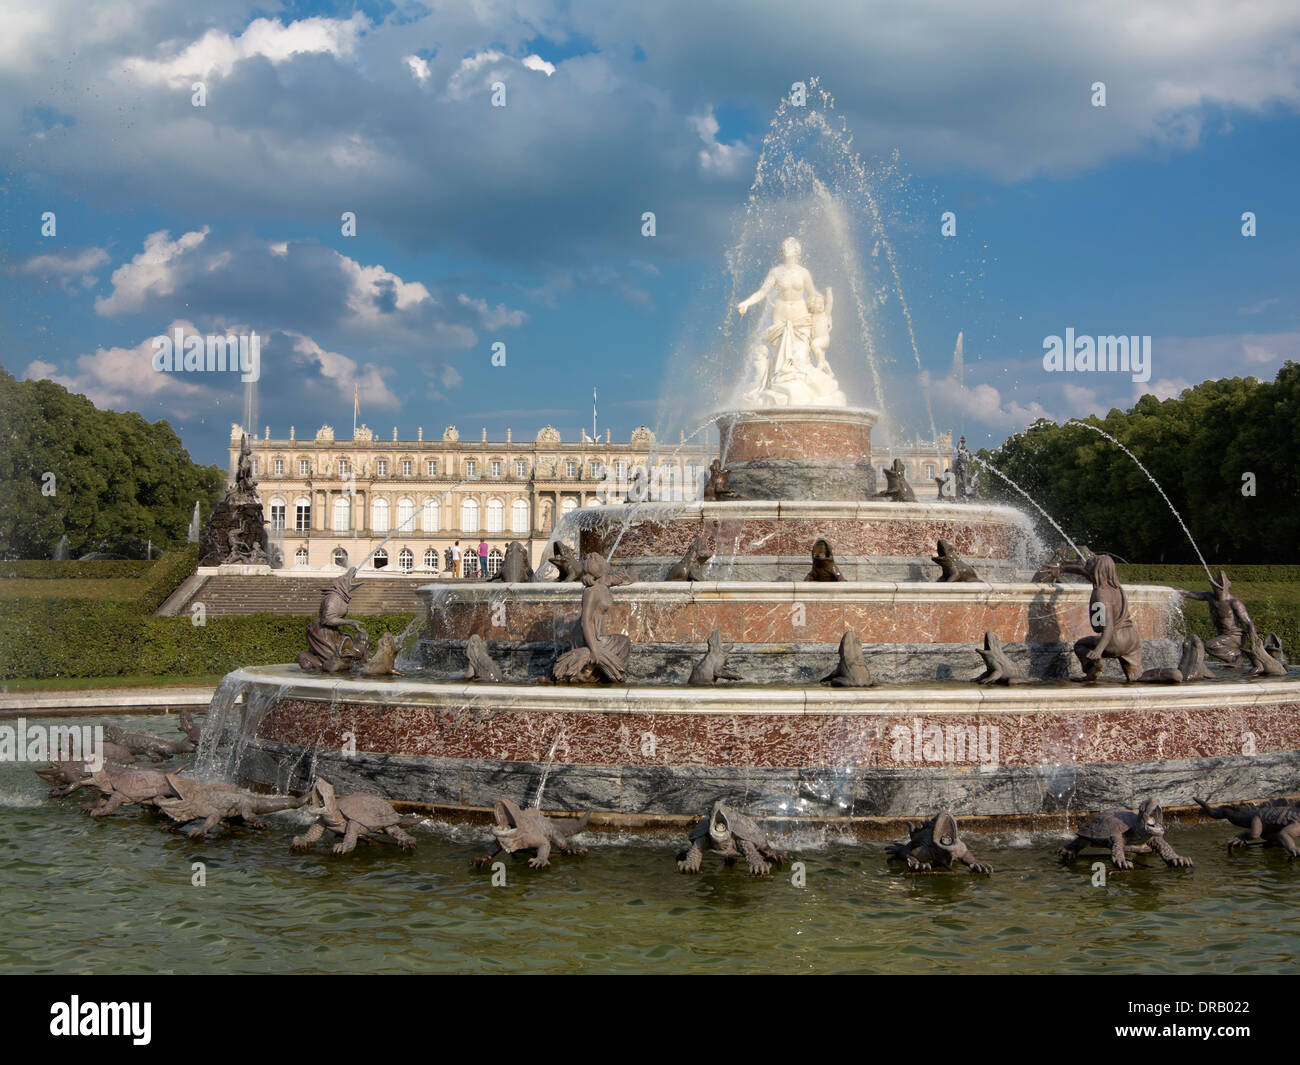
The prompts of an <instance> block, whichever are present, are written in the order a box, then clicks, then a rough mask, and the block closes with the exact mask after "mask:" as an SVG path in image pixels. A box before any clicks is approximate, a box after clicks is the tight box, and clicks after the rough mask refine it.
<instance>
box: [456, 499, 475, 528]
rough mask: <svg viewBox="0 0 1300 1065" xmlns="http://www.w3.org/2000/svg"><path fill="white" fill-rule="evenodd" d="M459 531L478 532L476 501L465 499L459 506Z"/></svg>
mask: <svg viewBox="0 0 1300 1065" xmlns="http://www.w3.org/2000/svg"><path fill="white" fill-rule="evenodd" d="M460 531H461V532H478V500H477V499H466V500H464V501H463V502H462V503H461V505H460Z"/></svg>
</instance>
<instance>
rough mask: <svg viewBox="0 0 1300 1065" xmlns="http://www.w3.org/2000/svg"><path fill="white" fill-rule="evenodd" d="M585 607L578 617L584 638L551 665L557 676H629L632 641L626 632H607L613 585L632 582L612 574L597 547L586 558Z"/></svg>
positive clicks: (584, 679)
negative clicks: (607, 633)
mask: <svg viewBox="0 0 1300 1065" xmlns="http://www.w3.org/2000/svg"><path fill="white" fill-rule="evenodd" d="M582 583H583V584H584V585H585V586H586V588H585V589H584V591H583V593H582V608H581V611H580V614H579V619H578V628H579V634H580V636H581V642H575V644H574V645H573V647H572V648H571V649H570V650H569V651H567V652H565V653H564V654H562V655H561V656H560V657H559V658H558V659H557V660H556V662H555V665H554V666H553V667H552V668H551V675H552V676H553V677H554V678H555V679H556V680H561V681H579V682H589V681H593V680H607V681H614V682H615V683H622V682H623V681H624V680H626V679H627V663H628V659H629V658H631V656H632V641H631V639H630V638H629V637H628V636H627V635H626V634H625V633H621V632H619V633H612V634H610V635H606V634H605V615H606V614H608V613H609V610H610V608H611V607H612V606H613V605H614V597H613V595H611V594H610V588H612V587H614V586H615V585H619V584H627V583H629V578H627V577H624V576H621V575H620V576H617V577H615V576H611V575H610V572H609V562H608V561H607V560H606V558H605V556H604V555H601V554H598V553H597V552H595V551H593V552H592V553H591V554H589V555H587V557H586V558H584V559H583V560H582Z"/></svg>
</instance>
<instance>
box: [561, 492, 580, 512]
mask: <svg viewBox="0 0 1300 1065" xmlns="http://www.w3.org/2000/svg"><path fill="white" fill-rule="evenodd" d="M577 509H578V501H577V500H576V499H574V498H573V496H569V498H568V499H566V500H565V501H564V502H563V503H561V504H560V513H561V514H572V513H573V512H574V511H575V510H577Z"/></svg>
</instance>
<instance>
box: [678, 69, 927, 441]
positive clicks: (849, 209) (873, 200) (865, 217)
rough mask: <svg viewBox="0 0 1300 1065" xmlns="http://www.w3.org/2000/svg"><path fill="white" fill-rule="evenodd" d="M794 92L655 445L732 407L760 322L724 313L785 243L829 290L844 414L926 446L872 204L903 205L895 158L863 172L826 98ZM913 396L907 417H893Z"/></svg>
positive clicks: (897, 281) (886, 235)
mask: <svg viewBox="0 0 1300 1065" xmlns="http://www.w3.org/2000/svg"><path fill="white" fill-rule="evenodd" d="M806 84H807V94H806V103H805V104H804V105H803V106H797V105H796V104H795V103H794V102H793V101H792V100H791V99H790V98H786V99H784V100H782V102H781V104H780V105H779V106H778V107H777V109H776V112H775V114H774V115H773V117H772V121H771V123H770V125H769V127H768V130H767V132H766V134H765V136H764V138H763V143H762V147H761V150H760V152H759V156H758V160H757V163H756V165H755V171H754V179H753V183H752V184H751V186H750V191H749V197H748V199H747V201H746V204H745V208H744V212H743V214H742V215H741V216H740V218H739V219H738V223H737V235H736V239H735V242H734V244H733V246H732V247H731V248H730V250H729V251H728V252H727V254H726V278H725V279H724V285H723V288H724V289H725V290H726V292H725V301H726V303H725V308H715V313H716V310H719V309H720V310H722V311H723V317H722V320H721V323H720V324H719V325H718V326H717V327H716V328H715V329H714V330H713V331H712V332H711V333H709V334H708V335H707V337H706V338H703V339H699V338H695V339H691V338H687V339H686V340H684V341H683V343H682V345H681V346H680V348H679V350H678V352H677V353H676V355H675V359H674V361H675V366H674V367H673V369H672V370H671V372H670V380H669V382H668V388H667V389H666V391H665V395H664V399H663V402H662V405H661V409H660V412H659V419H658V425H657V426H656V427H657V428H658V429H659V430H660V434H661V436H667V435H668V432H669V431H670V430H675V429H676V428H678V427H679V426H684V424H685V418H687V417H690V416H692V415H697V414H698V415H703V414H704V413H707V412H708V411H710V410H717V409H719V408H723V409H726V408H734V407H737V406H742V405H743V404H742V403H741V401H740V395H739V393H740V391H741V389H740V387H738V386H740V385H741V382H742V381H743V379H744V377H745V365H746V358H747V353H748V352H750V351H751V350H752V349H753V347H754V346H755V344H756V343H757V342H758V339H759V336H758V334H759V332H760V330H761V329H762V320H761V316H760V315H757V314H755V315H749V316H746V317H744V318H742V317H740V316H739V315H738V314H737V312H736V303H737V302H738V301H739V300H740V299H741V298H742V297H743V296H745V295H747V294H748V293H750V292H752V291H753V290H754V289H755V288H756V287H757V285H758V284H759V283H760V282H761V281H762V279H763V277H764V275H765V274H766V273H767V270H768V269H769V267H771V266H772V255H773V251H774V249H777V248H778V247H779V246H780V244H781V241H782V240H783V239H784V238H785V237H788V236H794V237H796V238H798V239H799V241H800V242H801V244H802V245H803V248H804V249H805V251H806V265H807V266H808V268H809V269H810V270H811V272H812V274H813V276H814V277H816V278H817V279H818V281H819V282H820V283H822V284H824V285H828V286H832V287H833V288H834V291H835V310H834V332H833V334H832V342H831V347H830V350H829V352H828V357H829V359H830V361H831V363H832V364H833V365H834V368H835V373H836V375H837V377H838V378H839V380H840V382H841V385H842V387H843V389H844V391H845V392H846V393H847V394H848V397H849V402H850V404H851V405H855V406H870V407H874V408H875V409H876V410H877V411H879V412H880V416H881V418H880V422H879V423H878V424H879V425H880V428H881V430H882V432H883V434H885V435H898V429H899V428H900V425H899V423H900V421H910V422H914V423H917V424H916V426H915V427H916V428H921V426H924V427H925V428H926V429H928V431H929V434H930V439H932V440H933V439H937V437H938V434H937V431H936V429H935V422H934V415H933V411H932V409H931V403H930V395H929V387H928V381H927V380H926V379H925V378H924V377H923V375H922V367H921V356H920V348H919V345H918V342H917V339H916V335H915V331H914V328H913V323H912V314H911V309H910V307H909V305H908V301H907V296H906V293H905V292H904V287H903V281H902V272H901V270H900V267H899V262H898V256H897V254H896V251H895V246H894V242H893V240H892V239H891V236H890V232H889V229H890V227H891V225H892V226H895V227H897V224H898V223H897V222H896V220H895V219H893V218H892V217H891V216H890V214H889V212H888V210H886V208H885V206H884V202H883V201H884V199H885V197H886V196H888V197H889V198H890V199H891V200H901V199H904V198H905V197H901V196H899V195H896V191H897V190H901V189H902V188H903V187H904V182H903V179H902V178H901V177H900V175H899V172H898V165H897V159H896V157H891V158H889V159H887V160H885V161H884V162H882V163H880V164H877V165H875V166H869V165H868V164H867V163H865V162H864V161H863V159H862V157H861V156H860V155H859V154H858V153H857V152H856V151H855V150H854V147H853V137H852V134H851V133H850V132H849V131H848V127H847V123H846V121H845V119H844V118H843V116H840V115H839V114H837V113H836V111H835V102H834V99H833V98H832V97H831V95H830V94H829V93H828V92H826V91H825V90H823V89H822V88H821V86H820V85H819V83H818V80H817V79H816V78H810V79H808V81H807V83H806ZM890 206H891V207H894V208H897V207H898V206H899V204H898V203H891V204H890ZM719 295H722V294H721V293H720V294H719ZM683 394H686V395H692V396H696V397H699V401H700V406H699V407H698V408H697V409H693V410H684V409H682V402H681V401H682V397H683ZM917 395H919V396H920V397H921V401H922V402H921V404H919V405H917V409H915V410H911V411H908V410H906V409H904V407H903V405H904V404H906V403H907V402H908V399H909V397H915V396H917ZM920 407H923V408H924V409H923V410H922V409H919V408H920ZM673 435H675V433H674V434H673Z"/></svg>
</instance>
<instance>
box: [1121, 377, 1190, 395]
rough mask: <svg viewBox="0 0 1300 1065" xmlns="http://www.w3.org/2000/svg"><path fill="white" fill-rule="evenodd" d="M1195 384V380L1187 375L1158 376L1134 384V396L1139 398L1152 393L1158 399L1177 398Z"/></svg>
mask: <svg viewBox="0 0 1300 1065" xmlns="http://www.w3.org/2000/svg"><path fill="white" fill-rule="evenodd" d="M1193 384H1194V382H1192V381H1189V380H1187V378H1185V377H1158V378H1156V379H1155V380H1154V381H1146V382H1143V383H1139V384H1136V385H1134V386H1133V398H1134V400H1137V399H1140V398H1141V397H1142V396H1146V395H1151V396H1155V397H1156V399H1177V398H1178V397H1179V396H1180V395H1182V393H1183V390H1184V389H1186V388H1191V387H1192V385H1193Z"/></svg>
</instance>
